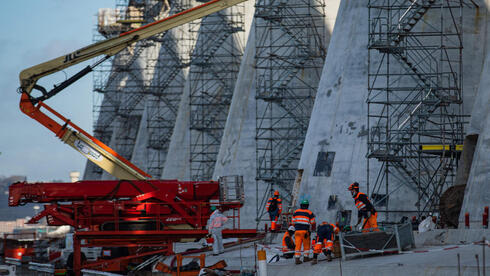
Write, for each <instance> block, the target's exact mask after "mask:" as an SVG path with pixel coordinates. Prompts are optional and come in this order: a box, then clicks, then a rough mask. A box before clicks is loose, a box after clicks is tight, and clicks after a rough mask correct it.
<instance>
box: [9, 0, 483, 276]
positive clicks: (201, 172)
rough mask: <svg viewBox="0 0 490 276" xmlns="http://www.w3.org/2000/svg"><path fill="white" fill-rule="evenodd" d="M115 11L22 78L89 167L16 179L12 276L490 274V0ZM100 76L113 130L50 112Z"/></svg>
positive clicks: (98, 85)
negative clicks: (20, 213) (44, 82)
mask: <svg viewBox="0 0 490 276" xmlns="http://www.w3.org/2000/svg"><path fill="white" fill-rule="evenodd" d="M115 4H116V5H115V7H100V9H99V12H98V14H97V20H96V21H97V22H94V25H95V27H96V28H95V32H94V37H93V44H91V45H87V46H85V47H83V48H80V49H73V51H72V52H69V53H66V55H63V56H60V57H58V58H55V59H52V60H46V61H45V62H43V63H40V64H38V65H35V63H33V64H32V65H33V66H32V67H30V68H27V69H25V70H23V71H22V72H20V75H19V78H20V85H19V86H20V87H19V91H18V92H19V94H20V112H23V113H24V114H25V115H27V116H28V117H30V118H32V119H34V120H35V121H37V122H38V123H39V124H41V125H42V126H43V127H45V128H47V129H48V130H49V131H51V132H52V133H53V134H54V135H55V136H56V138H54V139H52V140H53V143H60V142H61V143H65V144H66V145H65V147H67V146H69V147H72V148H73V150H75V151H78V152H79V153H80V154H82V155H83V156H85V157H86V158H87V162H86V166H85V170H84V172H82V173H81V175H80V178H81V179H80V180H78V179H75V180H74V181H73V182H69V183H65V182H41V181H18V182H15V183H13V184H11V185H10V186H9V188H8V205H9V207H10V208H9V210H11V212H16V208H18V206H23V205H26V204H32V205H34V204H36V205H37V206H40V207H38V209H36V211H37V214H36V215H35V216H33V217H32V218H29V220H28V221H27V224H30V225H32V226H31V227H29V228H19V229H16V230H15V231H12V233H5V234H4V238H3V241H2V242H0V243H1V247H0V248H1V254H2V259H1V264H0V272H2V273H4V274H2V275H77V276H79V275H106V276H111V275H112V276H115V275H188V276H191V275H196V276H197V275H241V276H250V275H258V276H273V275H281V276H284V275H298V273H300V274H303V275H393V274H395V273H397V274H398V275H458V276H460V275H483V276H484V275H486V274H488V275H490V267H489V266H488V265H487V264H488V263H490V257H489V255H490V252H486V253H485V251H486V250H488V249H489V248H490V242H489V239H490V231H489V229H488V224H489V223H488V217H489V206H490V184H489V180H490V77H488V76H490V11H489V10H490V0H289V1H284V0H255V1H252V0H211V1H207V0H115ZM79 5H83V4H79ZM60 23H61V22H60ZM75 23H76V22H75ZM93 27H94V26H87V28H93ZM487 42H488V44H487ZM487 50H489V51H487ZM487 61H488V62H487ZM82 62H84V64H88V65H87V66H86V67H84V68H83V69H82V70H81V71H79V72H76V73H75V74H73V75H71V76H68V77H67V78H66V79H65V80H64V81H62V82H59V83H55V84H54V85H53V86H52V87H53V88H47V87H48V86H46V88H45V87H43V86H41V85H40V84H39V83H38V81H39V80H40V79H41V78H43V77H46V76H49V75H51V74H59V73H60V72H62V71H63V70H65V69H67V68H70V67H71V66H74V65H77V64H79V63H82ZM487 73H488V74H489V75H487ZM86 75H92V76H93V89H92V92H91V95H92V97H93V108H92V110H93V118H94V120H93V133H89V132H87V131H85V130H83V129H82V128H80V127H79V126H77V122H75V121H71V119H69V118H70V117H71V116H70V114H60V113H59V112H58V111H56V109H57V107H56V106H50V99H51V98H52V97H56V95H57V94H58V93H63V92H64V91H65V90H70V85H71V84H73V83H75V82H77V81H78V80H79V79H81V78H82V77H86ZM49 87H51V86H49ZM480 135H481V137H480ZM26 146H32V147H35V146H40V145H26ZM49 158H50V157H49V156H47V157H46V158H45V161H44V162H47V163H49V162H50V160H49ZM77 176H78V175H77ZM36 225H42V226H43V227H44V228H42V229H43V230H42V231H37V230H36V228H35V227H36Z"/></svg>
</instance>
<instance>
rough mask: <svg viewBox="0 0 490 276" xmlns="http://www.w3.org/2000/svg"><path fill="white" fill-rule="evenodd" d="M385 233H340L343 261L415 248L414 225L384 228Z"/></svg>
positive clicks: (397, 225)
mask: <svg viewBox="0 0 490 276" xmlns="http://www.w3.org/2000/svg"><path fill="white" fill-rule="evenodd" d="M383 228H384V231H377V232H369V233H358V232H355V233H339V240H340V252H341V254H342V260H344V261H345V260H346V259H347V258H354V257H360V256H365V255H371V254H383V253H399V252H401V251H402V250H405V249H406V248H408V247H409V246H410V247H411V248H414V247H415V239H414V237H413V231H412V224H411V223H405V224H393V225H387V226H384V227H383Z"/></svg>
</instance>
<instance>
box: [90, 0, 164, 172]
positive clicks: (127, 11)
mask: <svg viewBox="0 0 490 276" xmlns="http://www.w3.org/2000/svg"><path fill="white" fill-rule="evenodd" d="M168 9H169V6H168V2H167V1H161V0H151V1H134V0H117V1H116V9H101V10H100V11H99V15H98V21H97V22H98V24H97V32H96V33H95V36H94V41H100V40H103V39H107V38H111V37H114V36H117V35H119V34H120V33H122V32H126V31H128V30H131V29H134V28H138V27H140V26H142V25H144V24H147V23H150V22H153V21H155V20H158V19H160V18H161V17H163V16H164V15H165V14H167V13H168ZM163 36H164V34H160V35H157V36H155V37H153V38H151V39H147V40H143V41H140V42H138V43H136V44H135V45H132V46H130V47H128V48H126V49H124V50H122V51H121V52H120V53H118V54H117V55H115V56H114V57H112V58H110V59H109V60H108V61H106V62H104V63H102V64H101V65H99V66H98V67H97V69H96V70H95V71H94V77H93V90H94V94H93V112H94V126H93V129H94V136H95V137H96V138H97V139H99V140H101V141H102V142H103V143H105V144H109V145H110V146H111V147H113V148H114V149H115V150H116V152H118V153H119V154H120V155H121V156H123V157H124V158H126V159H128V160H130V159H131V157H132V153H133V148H134V144H135V141H136V137H137V134H138V130H139V125H140V122H141V117H142V114H143V110H144V101H143V99H144V98H145V96H146V95H149V94H153V93H154V91H155V90H156V89H157V88H156V87H153V86H152V83H151V82H150V80H151V78H152V77H153V70H154V63H155V62H154V61H155V60H156V57H155V55H156V53H157V52H158V48H159V43H158V41H159V40H161V38H162V37H163ZM87 177H89V178H90V179H100V178H101V177H102V169H100V168H99V167H98V166H95V165H93V164H92V163H90V162H87V168H86V172H85V178H87Z"/></svg>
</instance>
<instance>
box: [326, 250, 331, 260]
mask: <svg viewBox="0 0 490 276" xmlns="http://www.w3.org/2000/svg"><path fill="white" fill-rule="evenodd" d="M331 261H332V251H330V250H328V251H327V262H331Z"/></svg>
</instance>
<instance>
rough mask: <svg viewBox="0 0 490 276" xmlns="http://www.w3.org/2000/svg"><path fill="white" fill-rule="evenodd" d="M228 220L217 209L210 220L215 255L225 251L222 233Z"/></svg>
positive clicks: (209, 227)
mask: <svg viewBox="0 0 490 276" xmlns="http://www.w3.org/2000/svg"><path fill="white" fill-rule="evenodd" d="M227 220H228V218H227V217H226V216H224V215H223V214H222V213H221V212H220V211H219V210H218V209H216V210H215V211H214V212H213V213H212V214H211V217H209V220H208V225H207V228H208V233H209V234H211V235H212V237H213V239H214V241H213V254H215V255H218V254H221V253H223V252H224V251H225V249H224V247H223V236H222V234H221V231H222V230H223V225H224V224H225V222H226V221H227Z"/></svg>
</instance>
